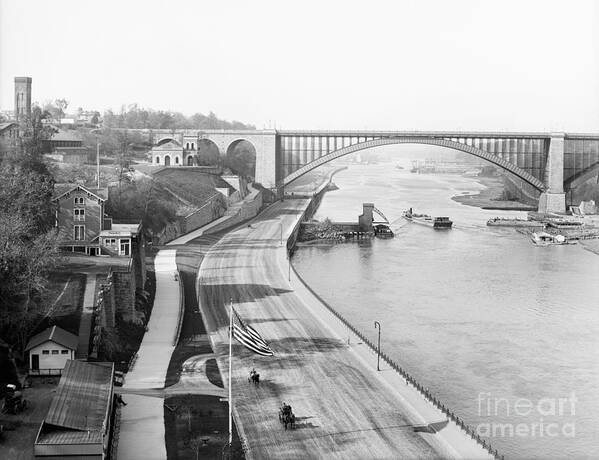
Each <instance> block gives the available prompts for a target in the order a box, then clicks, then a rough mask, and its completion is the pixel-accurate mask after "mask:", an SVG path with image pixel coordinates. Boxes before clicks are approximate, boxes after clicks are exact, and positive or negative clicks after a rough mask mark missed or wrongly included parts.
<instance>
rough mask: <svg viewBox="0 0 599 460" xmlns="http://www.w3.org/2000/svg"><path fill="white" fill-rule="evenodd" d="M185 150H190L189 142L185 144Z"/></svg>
mask: <svg viewBox="0 0 599 460" xmlns="http://www.w3.org/2000/svg"><path fill="white" fill-rule="evenodd" d="M185 150H189V142H188V143H187V144H185Z"/></svg>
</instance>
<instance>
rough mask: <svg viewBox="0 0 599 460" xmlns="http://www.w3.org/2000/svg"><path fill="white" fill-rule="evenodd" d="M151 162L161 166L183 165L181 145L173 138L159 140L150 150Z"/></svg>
mask: <svg viewBox="0 0 599 460" xmlns="http://www.w3.org/2000/svg"><path fill="white" fill-rule="evenodd" d="M150 156H151V157H150V158H151V163H152V164H154V165H161V166H183V146H182V145H181V144H179V142H177V141H176V140H174V139H168V140H165V141H164V142H159V143H158V144H157V145H155V146H154V147H152V150H150Z"/></svg>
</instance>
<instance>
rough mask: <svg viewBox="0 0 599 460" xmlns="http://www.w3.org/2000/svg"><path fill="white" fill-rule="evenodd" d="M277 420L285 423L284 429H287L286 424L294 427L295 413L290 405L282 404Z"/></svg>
mask: <svg viewBox="0 0 599 460" xmlns="http://www.w3.org/2000/svg"><path fill="white" fill-rule="evenodd" d="M279 420H280V422H281V423H282V424H283V425H285V429H287V425H290V428H291V429H293V428H295V414H294V413H293V412H292V411H291V406H287V405H285V406H283V407H282V408H281V410H280V411H279Z"/></svg>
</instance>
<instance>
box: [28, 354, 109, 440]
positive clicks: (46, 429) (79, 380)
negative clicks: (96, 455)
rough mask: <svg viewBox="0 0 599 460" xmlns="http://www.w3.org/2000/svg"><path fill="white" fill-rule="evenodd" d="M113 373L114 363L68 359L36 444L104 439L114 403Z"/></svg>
mask: <svg viewBox="0 0 599 460" xmlns="http://www.w3.org/2000/svg"><path fill="white" fill-rule="evenodd" d="M113 374H114V364H113V363H88V362H83V361H73V360H68V361H67V363H66V365H65V368H64V370H63V372H62V376H61V378H60V382H59V384H58V387H57V388H56V394H55V395H54V398H53V399H52V402H51V403H50V408H49V409H48V414H47V415H46V418H45V419H44V421H43V422H42V427H41V429H40V432H39V435H38V437H37V439H36V441H35V443H36V444H93V443H98V442H100V441H101V439H102V434H103V432H104V429H105V426H104V424H105V423H106V421H107V417H108V410H109V408H110V404H111V401H110V398H111V397H112V380H113Z"/></svg>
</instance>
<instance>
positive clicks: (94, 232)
mask: <svg viewBox="0 0 599 460" xmlns="http://www.w3.org/2000/svg"><path fill="white" fill-rule="evenodd" d="M55 190H57V192H56V193H55V196H54V198H53V199H52V201H53V202H54V203H55V205H56V228H57V229H58V236H59V239H60V243H59V244H60V247H61V248H63V249H70V250H71V251H73V252H82V253H85V254H87V255H93V256H95V255H100V254H101V251H100V238H99V237H100V233H101V232H102V231H103V230H110V229H111V228H112V219H110V218H109V217H108V216H106V214H105V213H104V206H105V202H106V200H107V198H108V190H107V189H92V188H87V187H84V186H83V185H77V184H65V185H64V186H57V187H56V188H55Z"/></svg>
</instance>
